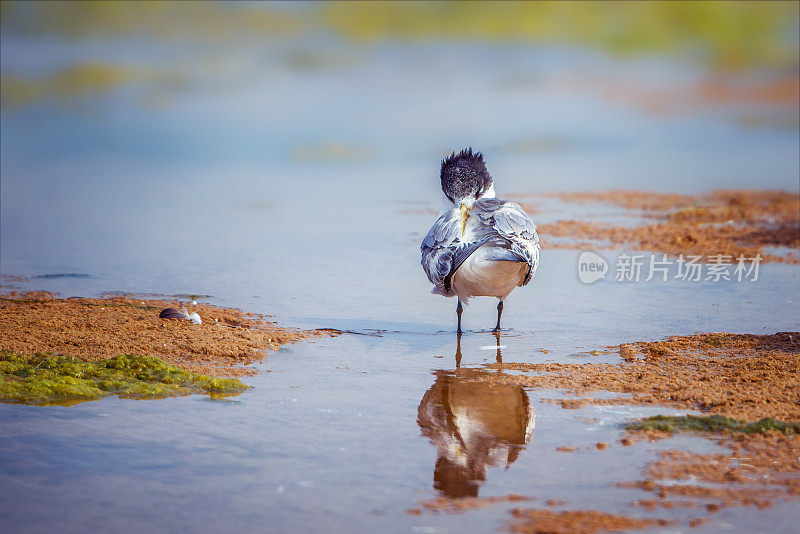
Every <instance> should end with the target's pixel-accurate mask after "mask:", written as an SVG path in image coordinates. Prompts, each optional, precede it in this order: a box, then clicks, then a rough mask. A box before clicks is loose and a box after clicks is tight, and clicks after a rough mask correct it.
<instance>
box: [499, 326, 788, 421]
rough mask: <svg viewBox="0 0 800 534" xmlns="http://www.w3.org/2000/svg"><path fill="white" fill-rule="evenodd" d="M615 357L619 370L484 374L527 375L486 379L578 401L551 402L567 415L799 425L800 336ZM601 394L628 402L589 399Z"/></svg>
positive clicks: (668, 343) (673, 340) (722, 340)
mask: <svg viewBox="0 0 800 534" xmlns="http://www.w3.org/2000/svg"><path fill="white" fill-rule="evenodd" d="M615 350H616V351H617V352H618V353H619V355H620V358H621V360H622V361H621V362H620V363H610V364H567V363H542V364H527V363H495V364H489V365H487V366H486V367H487V368H491V369H503V370H513V371H523V372H524V374H514V375H508V374H498V375H491V376H490V377H486V378H484V379H485V380H493V381H502V382H503V383H510V384H515V385H518V386H522V387H532V388H556V389H566V390H568V391H569V392H570V393H573V394H575V395H579V397H575V398H569V399H558V400H553V401H552V402H557V403H559V404H560V405H561V406H563V407H565V408H577V407H580V406H585V405H587V404H593V405H627V404H633V405H656V406H664V407H670V408H681V409H688V410H700V411H701V412H704V413H707V414H718V415H725V416H728V417H735V418H738V419H744V420H747V421H755V420H758V419H761V418H764V417H774V418H776V419H781V420H784V421H797V420H800V332H782V333H778V334H773V335H764V336H759V335H747V334H725V333H721V334H695V335H691V336H675V337H670V338H667V339H665V340H663V341H649V342H646V341H643V342H637V343H625V344H621V345H620V346H619V347H617V348H616V349H615ZM600 391H610V392H614V393H621V394H623V395H620V396H615V397H612V398H598V397H592V396H590V394H591V393H595V392H600Z"/></svg>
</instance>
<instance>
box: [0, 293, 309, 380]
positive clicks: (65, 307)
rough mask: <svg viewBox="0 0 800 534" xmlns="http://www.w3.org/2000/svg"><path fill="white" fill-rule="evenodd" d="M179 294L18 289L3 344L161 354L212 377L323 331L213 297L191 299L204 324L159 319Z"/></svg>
mask: <svg viewBox="0 0 800 534" xmlns="http://www.w3.org/2000/svg"><path fill="white" fill-rule="evenodd" d="M169 307H172V308H176V307H177V308H180V304H178V303H177V301H174V300H148V299H140V298H135V297H132V296H131V297H127V296H122V297H113V298H102V299H101V298H56V297H55V296H53V295H51V294H49V293H41V292H35V293H15V294H10V295H4V296H3V297H2V298H0V349H3V350H6V351H12V352H14V353H17V354H20V355H33V354H36V353H53V354H56V355H62V356H66V357H74V358H78V359H79V360H81V361H83V362H98V361H101V360H106V359H108V358H112V357H115V356H118V355H121V354H126V355H136V356H142V357H155V358H159V359H161V360H163V361H164V362H167V363H169V364H171V365H173V366H176V367H178V368H180V369H183V370H186V371H191V372H194V373H203V374H204V375H210V376H214V377H223V376H227V377H237V376H244V375H252V374H255V373H257V370H256V369H253V368H250V367H247V365H248V364H251V363H253V362H258V361H261V360H263V359H264V358H265V357H266V356H267V355H268V354H269V353H270V351H274V350H277V349H278V348H279V347H280V346H281V345H283V344H285V343H293V342H296V341H300V340H303V339H307V338H309V337H312V336H315V335H319V334H320V333H319V332H304V331H299V330H291V329H286V328H281V327H278V326H276V325H275V324H274V323H270V322H268V321H266V320H265V318H264V317H263V316H259V315H255V314H249V313H245V312H243V311H241V310H237V309H231V308H220V307H217V306H211V305H209V304H197V305H195V306H188V308H189V309H187V311H188V312H197V313H198V314H199V315H200V317H201V319H202V324H192V322H191V321H188V320H170V319H161V318H159V313H160V312H161V310H163V309H165V308H169Z"/></svg>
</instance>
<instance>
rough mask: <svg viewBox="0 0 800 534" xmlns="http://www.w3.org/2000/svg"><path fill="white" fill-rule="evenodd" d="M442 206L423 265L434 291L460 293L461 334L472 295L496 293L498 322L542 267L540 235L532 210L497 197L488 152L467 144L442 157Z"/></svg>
mask: <svg viewBox="0 0 800 534" xmlns="http://www.w3.org/2000/svg"><path fill="white" fill-rule="evenodd" d="M440 177H441V182H442V193H444V196H443V203H444V204H443V207H442V212H441V213H440V214H439V218H438V219H437V220H436V222H435V223H434V224H433V227H432V228H431V229H430V231H429V232H428V235H426V236H425V239H424V240H423V241H422V246H421V247H420V248H421V250H422V268H423V269H424V270H425V274H427V275H428V280H430V281H431V283H432V284H433V290H432V291H431V293H434V294H437V295H444V296H445V297H457V298H458V305H457V306H456V313H457V314H458V333H459V334H460V333H461V312H462V304H467V303H468V300H469V298H470V297H482V296H485V297H496V298H497V299H498V300H499V301H500V302H499V303H498V304H497V326H495V328H494V331H495V332H499V331H500V316H501V315H502V313H503V301H504V300H505V299H506V297H507V296H508V295H509V294H510V293H511V292H512V291H513V290H514V288H515V287H517V286H524V285H525V284H527V283H528V282H530V281H531V278H533V275H534V274H535V273H536V268H537V267H538V266H539V236H538V235H537V234H536V225H534V224H533V220H531V218H530V217H529V216H528V214H527V213H525V211H524V210H523V209H522V208H521V207H520V206H519V204H515V203H513V202H508V201H506V200H503V199H501V198H495V192H494V181H493V180H492V177H491V176H490V175H489V171H487V170H486V164H485V163H484V161H483V154H481V153H480V152H475V153H473V152H472V148H468V149H464V150H462V151H461V152H459V153H458V154H456V153H455V152H453V153H452V154H451V155H450V157H448V158H446V159H445V160H443V161H442V170H441V173H440Z"/></svg>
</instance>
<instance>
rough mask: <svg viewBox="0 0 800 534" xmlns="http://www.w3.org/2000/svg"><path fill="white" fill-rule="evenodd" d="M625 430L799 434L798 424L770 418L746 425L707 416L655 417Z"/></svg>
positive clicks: (729, 419)
mask: <svg viewBox="0 0 800 534" xmlns="http://www.w3.org/2000/svg"><path fill="white" fill-rule="evenodd" d="M625 428H626V429H627V430H660V431H662V432H683V431H699V432H742V433H745V434H764V433H766V432H770V431H778V432H782V433H784V434H786V435H787V436H792V435H795V434H800V423H785V422H783V421H778V420H777V419H773V418H771V417H765V418H764V419H761V420H759V421H755V422H753V423H748V422H747V421H742V420H739V419H733V418H731V417H724V416H721V415H709V416H704V417H696V416H693V415H678V416H667V415H656V416H655V417H647V418H645V419H642V420H641V421H638V422H636V423H632V424H629V425H627V426H626V427H625Z"/></svg>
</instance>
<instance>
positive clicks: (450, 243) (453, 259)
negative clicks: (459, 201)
mask: <svg viewBox="0 0 800 534" xmlns="http://www.w3.org/2000/svg"><path fill="white" fill-rule="evenodd" d="M490 238H491V235H488V234H487V235H480V236H475V237H473V239H471V240H470V241H462V235H461V221H460V218H459V211H458V210H455V209H454V210H450V211H448V212H445V213H443V214H442V215H441V216H440V217H439V219H437V220H436V222H435V223H434V224H433V226H432V227H431V229H430V231H429V232H428V235H426V236H425V239H423V240H422V246H421V247H420V250H421V252H422V268H423V269H424V270H425V274H426V275H428V280H430V281H431V283H432V284H433V285H434V288H433V292H434V293H438V294H440V295H445V296H450V295H451V294H452V293H451V292H450V289H451V285H450V283H451V280H452V277H453V274H455V272H456V270H457V269H458V268H459V267H461V264H462V263H464V261H465V260H466V259H467V258H469V256H470V255H471V254H472V253H473V252H475V251H476V250H477V249H478V248H479V247H480V246H481V245H483V244H484V243H486V242H487V241H488V240H489V239H490Z"/></svg>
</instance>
